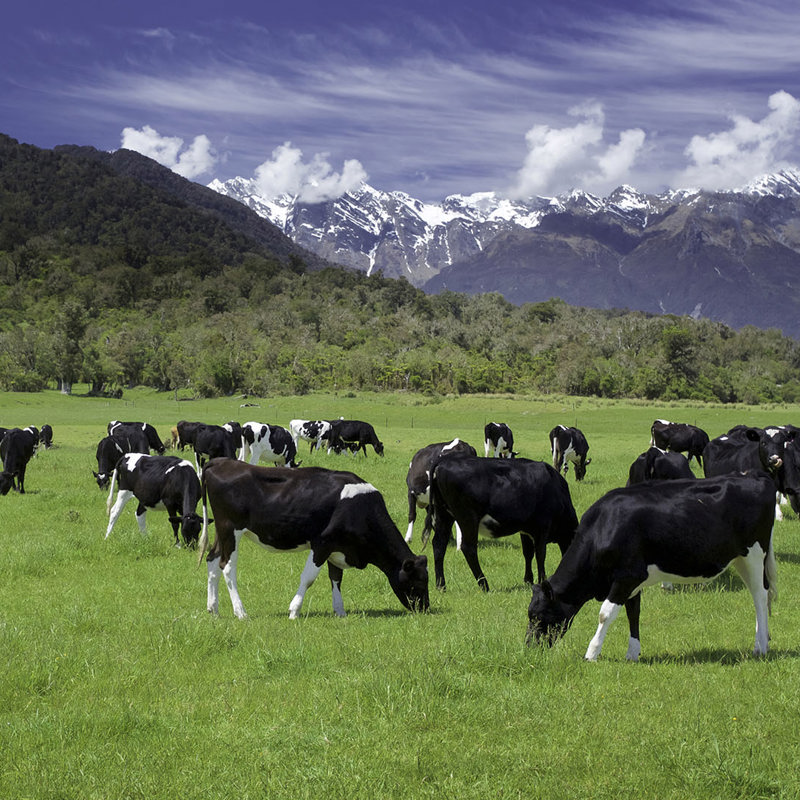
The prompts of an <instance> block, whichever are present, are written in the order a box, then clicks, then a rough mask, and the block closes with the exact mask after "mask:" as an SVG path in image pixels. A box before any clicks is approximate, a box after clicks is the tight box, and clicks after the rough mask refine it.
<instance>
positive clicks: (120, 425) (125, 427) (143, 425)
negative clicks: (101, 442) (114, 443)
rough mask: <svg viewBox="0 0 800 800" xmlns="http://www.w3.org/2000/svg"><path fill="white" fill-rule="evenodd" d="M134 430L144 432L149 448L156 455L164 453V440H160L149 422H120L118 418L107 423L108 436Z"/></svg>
mask: <svg viewBox="0 0 800 800" xmlns="http://www.w3.org/2000/svg"><path fill="white" fill-rule="evenodd" d="M134 430H141V431H143V432H144V435H145V436H146V437H147V442H148V444H149V445H150V449H151V450H155V452H156V453H158V455H163V454H164V451H165V450H166V449H167V448H166V447H164V442H162V441H161V437H160V436H159V435H158V432H157V431H156V429H155V428H154V427H153V426H152V425H151V424H150V423H149V422H120V421H119V420H113V421H112V422H109V423H108V435H109V436H114V435H118V436H119V435H125V434H128V433H130V432H131V431H134Z"/></svg>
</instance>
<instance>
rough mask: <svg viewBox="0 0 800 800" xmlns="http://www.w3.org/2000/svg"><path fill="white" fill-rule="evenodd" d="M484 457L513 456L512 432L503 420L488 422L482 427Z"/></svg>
mask: <svg viewBox="0 0 800 800" xmlns="http://www.w3.org/2000/svg"><path fill="white" fill-rule="evenodd" d="M483 449H484V454H485V455H486V458H489V457H493V458H514V456H515V455H517V454H516V453H515V452H514V434H513V433H512V432H511V428H509V427H508V425H506V424H505V422H490V423H488V424H487V425H486V426H485V427H484V429H483Z"/></svg>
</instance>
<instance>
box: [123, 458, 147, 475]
mask: <svg viewBox="0 0 800 800" xmlns="http://www.w3.org/2000/svg"><path fill="white" fill-rule="evenodd" d="M123 458H124V459H125V464H126V465H127V467H128V469H129V470H130V471H131V472H133V471H134V470H135V469H136V465H137V464H138V463H139V461H140V460H141V459H143V458H147V456H146V455H145V454H144V453H126V454H125V455H124V456H123Z"/></svg>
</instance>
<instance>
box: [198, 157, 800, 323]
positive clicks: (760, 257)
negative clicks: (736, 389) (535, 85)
mask: <svg viewBox="0 0 800 800" xmlns="http://www.w3.org/2000/svg"><path fill="white" fill-rule="evenodd" d="M210 188H213V189H215V190H216V191H218V192H220V193H222V194H226V195H228V196H230V197H234V198H236V199H237V200H239V201H240V202H242V203H244V204H245V205H248V206H249V207H250V208H252V209H253V210H254V211H256V212H257V213H258V214H259V215H260V216H263V217H265V218H267V219H269V220H270V221H272V222H273V223H274V224H275V225H277V227H278V228H280V229H281V230H282V231H283V232H284V233H286V234H287V235H288V236H290V237H291V238H292V239H293V240H294V241H295V242H296V243H297V244H300V245H301V246H303V247H305V248H307V249H308V250H311V251H312V252H315V253H317V254H318V255H320V256H322V257H323V258H326V259H329V260H331V261H335V262H338V263H342V264H346V265H349V266H352V267H356V268H358V269H361V270H364V271H366V272H372V271H376V270H380V271H382V272H383V273H384V275H387V276H392V277H400V276H403V277H405V278H407V279H408V280H409V281H410V282H411V283H412V284H414V285H416V286H422V287H424V288H425V289H426V291H434V292H435V291H440V290H442V289H445V288H446V289H451V290H454V291H463V292H468V293H476V292H488V291H497V292H500V293H502V294H503V295H504V296H505V297H506V298H507V299H509V300H512V301H514V302H527V301H532V302H535V301H541V300H546V299H548V298H550V297H560V298H562V299H563V300H565V301H566V302H568V303H571V304H576V305H587V306H592V307H599V308H612V307H621V308H631V309H640V310H643V311H651V312H665V313H674V314H681V315H683V314H688V315H695V316H705V317H710V318H712V319H718V320H720V321H724V322H726V323H728V324H730V325H733V326H737V327H738V326H742V325H746V324H753V325H757V326H759V327H778V328H781V329H783V330H784V332H786V333H789V334H791V335H798V334H800V313H797V312H798V311H800V173H798V172H794V171H784V172H781V173H779V174H776V175H770V176H766V177H764V178H763V179H761V180H759V181H757V182H755V183H753V184H751V185H749V186H746V187H743V188H742V189H740V190H739V191H735V192H724V193H710V192H702V191H689V190H683V191H671V192H666V193H664V194H660V195H645V194H641V193H639V192H637V191H636V190H634V189H633V188H631V187H628V186H623V187H620V188H618V189H617V190H615V191H614V192H613V193H611V194H610V195H609V196H608V197H604V198H600V197H596V196H594V195H591V194H588V193H585V192H580V191H574V192H571V193H569V194H566V195H562V196H559V197H554V198H535V199H533V200H531V201H528V202H511V201H508V200H505V199H503V198H501V197H499V196H497V195H495V194H493V193H479V194H473V195H468V196H461V195H456V196H452V197H448V198H447V199H446V200H444V201H443V202H442V203H440V204H426V203H422V202H420V201H418V200H415V199H414V198H411V197H409V196H408V195H405V194H403V193H400V192H380V191H377V190H375V189H373V188H372V187H370V186H367V185H363V186H362V187H361V189H360V190H359V191H357V192H353V193H350V194H347V195H344V196H343V197H341V198H339V199H337V200H333V201H330V202H326V203H319V204H314V205H308V204H301V203H296V202H294V201H293V200H292V198H289V197H284V198H281V199H279V200H277V201H267V200H265V199H264V198H261V197H259V196H258V192H257V189H256V186H255V184H254V182H252V181H247V180H244V179H241V178H237V179H235V180H233V181H228V182H226V183H220V182H215V183H212V184H210ZM790 309H793V311H792V313H789V312H790ZM795 317H797V318H798V321H797V322H796V321H795V320H794V318H795Z"/></svg>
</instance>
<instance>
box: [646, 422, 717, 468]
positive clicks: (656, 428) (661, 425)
mask: <svg viewBox="0 0 800 800" xmlns="http://www.w3.org/2000/svg"><path fill="white" fill-rule="evenodd" d="M707 444H708V434H707V433H706V432H705V431H704V430H703V429H702V428H698V427H697V426H696V425H687V424H686V423H683V422H669V421H668V420H665V419H657V420H656V421H655V422H654V423H653V424H652V425H651V426H650V447H658V448H660V449H661V450H672V452H674V453H686V454H687V455H686V458H687V459H688V460H689V463H691V461H692V459H693V458H694V459H696V461H697V463H698V464H699V465H700V466H701V467H702V466H703V450H704V448H705V446H706V445H707Z"/></svg>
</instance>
